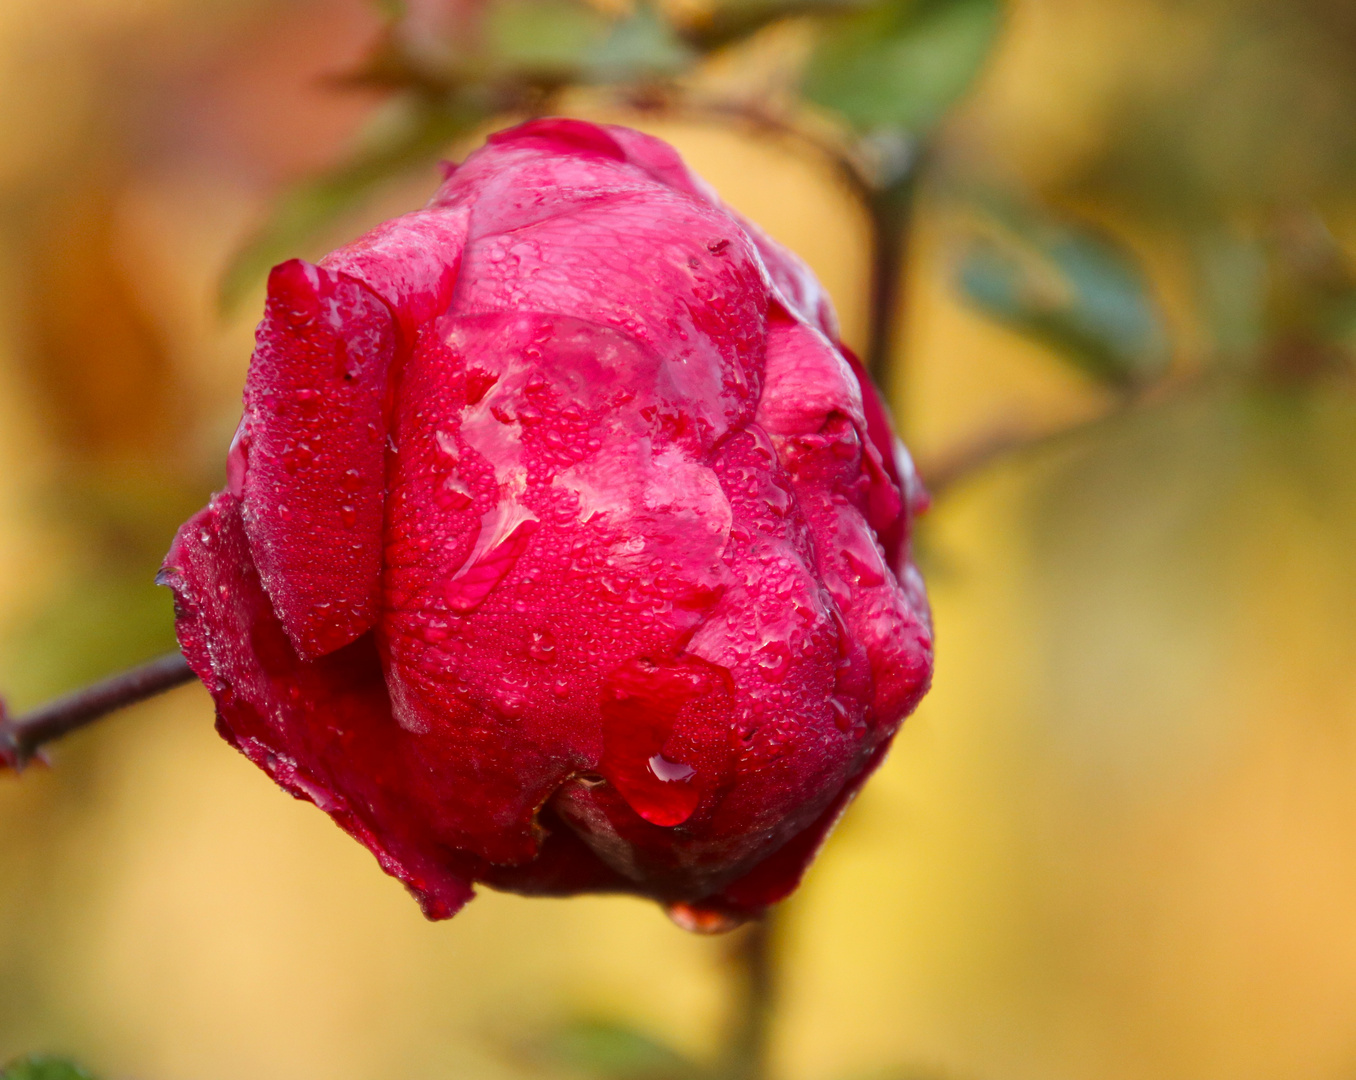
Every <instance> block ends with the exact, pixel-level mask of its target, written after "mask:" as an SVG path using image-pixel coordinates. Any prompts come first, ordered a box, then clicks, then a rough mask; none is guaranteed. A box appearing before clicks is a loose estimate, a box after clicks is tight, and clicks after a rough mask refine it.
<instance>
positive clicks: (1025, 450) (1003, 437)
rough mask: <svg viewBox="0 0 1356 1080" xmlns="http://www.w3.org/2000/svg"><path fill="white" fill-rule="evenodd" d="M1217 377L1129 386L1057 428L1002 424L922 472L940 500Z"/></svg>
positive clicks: (1196, 376) (1192, 375)
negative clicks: (999, 468) (1014, 462)
mask: <svg viewBox="0 0 1356 1080" xmlns="http://www.w3.org/2000/svg"><path fill="white" fill-rule="evenodd" d="M1212 381H1214V380H1212V379H1210V377H1209V376H1208V375H1207V374H1206V373H1203V372H1195V373H1190V374H1184V375H1168V376H1166V377H1164V378H1161V379H1159V380H1158V381H1157V382H1153V383H1149V384H1146V385H1140V386H1132V387H1130V388H1129V389H1128V390H1122V391H1121V392H1120V393H1119V394H1118V395H1117V397H1116V398H1115V400H1114V401H1113V402H1112V404H1111V405H1110V406H1108V407H1107V408H1106V409H1104V410H1103V411H1102V412H1100V413H1098V414H1097V415H1096V416H1092V417H1089V418H1088V419H1086V420H1079V421H1075V422H1074V423H1072V424H1070V425H1068V426H1067V427H1062V428H1056V429H1055V430H1054V431H1031V430H1030V429H1029V428H1022V427H1019V426H1010V427H997V428H994V429H993V430H991V431H988V432H986V433H985V434H983V435H980V436H979V437H978V438H976V439H974V440H973V441H971V442H968V443H966V444H964V445H962V446H960V447H959V448H957V449H955V450H952V451H950V452H949V453H946V454H943V455H941V456H940V457H938V458H937V459H936V460H935V461H932V462H924V463H921V464H920V465H919V467H918V473H919V476H920V478H921V479H922V481H923V486H924V487H926V488H927V490H928V493H929V494H930V495H931V496H932V497H933V498H934V499H936V498H939V497H940V496H942V495H944V494H945V493H947V492H949V491H950V490H951V489H952V488H954V487H956V486H958V485H959V484H961V483H963V482H964V481H966V480H969V479H970V478H971V477H973V476H977V475H979V474H980V473H982V472H984V471H985V470H987V469H988V468H990V467H991V466H993V465H997V464H999V463H1000V462H1003V461H1008V460H1011V459H1014V458H1018V457H1023V456H1025V455H1027V454H1030V453H1034V452H1035V451H1038V450H1043V449H1046V448H1048V447H1051V446H1057V445H1059V444H1060V443H1064V442H1070V441H1072V440H1074V439H1077V438H1080V437H1082V436H1084V435H1086V434H1088V433H1089V432H1092V431H1096V430H1098V429H1099V428H1102V427H1105V426H1106V425H1108V424H1112V423H1115V422H1116V421H1117V420H1120V419H1122V418H1123V417H1125V416H1127V415H1129V414H1130V413H1133V412H1135V411H1136V410H1137V409H1139V408H1141V407H1143V406H1145V405H1149V404H1152V403H1154V402H1161V401H1163V400H1165V399H1167V398H1170V397H1173V396H1176V395H1179V394H1183V393H1188V392H1191V391H1192V390H1193V389H1196V388H1199V387H1202V386H1206V385H1210V384H1211V383H1212Z"/></svg>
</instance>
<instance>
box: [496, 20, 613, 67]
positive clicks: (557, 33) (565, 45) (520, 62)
mask: <svg viewBox="0 0 1356 1080" xmlns="http://www.w3.org/2000/svg"><path fill="white" fill-rule="evenodd" d="M611 25H612V24H611V20H609V19H608V18H607V16H606V15H604V14H603V13H602V12H600V11H598V10H597V9H596V8H592V7H588V6H586V5H584V4H580V3H575V2H573V0H498V2H497V3H494V4H492V5H491V6H490V7H489V9H488V10H487V11H486V13H485V27H484V32H485V44H486V52H487V55H488V57H489V59H490V62H491V64H492V66H493V67H494V68H496V69H498V70H502V71H512V72H516V73H518V74H520V75H522V76H524V77H526V78H528V79H530V80H534V81H549V82H570V81H573V80H575V79H577V78H578V77H579V75H580V73H581V72H583V71H584V70H585V69H586V67H587V66H588V62H589V58H590V57H591V56H592V55H593V53H595V52H596V51H597V50H598V49H599V48H600V47H601V46H602V45H603V43H604V42H605V41H606V40H607V37H608V34H609V31H610V30H611Z"/></svg>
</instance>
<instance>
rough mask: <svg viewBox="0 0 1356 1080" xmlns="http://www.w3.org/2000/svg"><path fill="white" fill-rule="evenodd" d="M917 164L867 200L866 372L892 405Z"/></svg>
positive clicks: (874, 191) (896, 378)
mask: <svg viewBox="0 0 1356 1080" xmlns="http://www.w3.org/2000/svg"><path fill="white" fill-rule="evenodd" d="M917 181H918V163H917V162H916V161H915V162H912V163H911V164H910V165H909V166H908V167H907V168H906V170H905V171H904V172H903V173H902V174H901V175H900V176H898V177H897V178H895V179H894V180H892V181H891V182H890V183H889V184H887V185H885V186H883V187H878V188H875V189H873V190H872V191H871V193H870V195H869V196H867V197H866V198H865V200H864V201H865V203H866V211H867V214H868V216H869V217H870V221H871V285H870V288H871V306H870V311H869V315H868V317H869V325H868V335H867V346H866V369H867V371H869V372H870V373H871V377H872V378H873V379H874V380H875V381H876V385H877V386H879V387H880V389H881V394H882V396H883V397H884V398H885V399H886V400H887V401H889V400H890V396H891V391H893V390H894V389H895V383H897V381H898V372H897V371H896V370H895V369H896V368H897V366H898V365H897V364H896V363H894V354H895V350H896V349H897V348H898V346H899V333H900V329H901V327H902V326H903V323H904V298H903V296H901V295H900V294H901V291H902V290H903V287H904V275H905V271H906V269H907V266H908V259H909V251H908V248H909V239H910V233H911V232H912V231H913V209H914V201H915V200H914V195H915V193H916V191H917V187H918V182H917Z"/></svg>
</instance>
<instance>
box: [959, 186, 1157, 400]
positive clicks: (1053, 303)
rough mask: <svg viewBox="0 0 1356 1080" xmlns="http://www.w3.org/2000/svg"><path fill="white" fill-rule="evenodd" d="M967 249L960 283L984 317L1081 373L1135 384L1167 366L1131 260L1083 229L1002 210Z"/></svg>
mask: <svg viewBox="0 0 1356 1080" xmlns="http://www.w3.org/2000/svg"><path fill="white" fill-rule="evenodd" d="M1004 218H1005V220H1004V224H1005V225H1006V226H1007V229H1006V230H1005V231H1003V232H1001V233H995V234H994V235H991V236H986V237H983V238H978V239H976V240H975V241H973V242H972V244H971V245H970V248H969V250H968V251H967V252H966V254H965V257H964V259H963V260H962V263H961V268H960V285H961V288H962V290H963V292H964V294H965V296H966V298H967V299H968V300H969V301H970V302H971V303H972V304H974V305H975V306H976V307H978V308H979V309H980V310H981V311H983V312H984V313H985V314H987V315H989V316H990V317H992V318H994V319H997V320H998V321H999V322H1002V323H1004V324H1005V325H1007V326H1009V327H1011V328H1012V329H1014V330H1016V331H1018V332H1019V333H1022V334H1026V335H1027V336H1029V337H1032V338H1035V339H1036V340H1037V341H1040V342H1041V343H1042V344H1044V345H1047V346H1048V347H1050V348H1052V349H1054V350H1055V351H1056V352H1058V353H1059V354H1060V355H1061V356H1062V357H1063V358H1064V359H1066V360H1068V361H1070V362H1071V363H1073V364H1074V365H1075V366H1077V367H1079V368H1081V369H1082V370H1083V371H1085V372H1086V373H1087V374H1089V375H1092V376H1093V377H1094V378H1097V379H1100V380H1102V381H1104V382H1108V383H1111V384H1113V385H1117V386H1122V387H1125V386H1130V385H1134V384H1138V383H1143V382H1144V381H1146V380H1148V379H1149V378H1151V377H1153V376H1154V375H1157V374H1159V373H1160V372H1161V371H1162V370H1163V368H1164V367H1165V366H1166V364H1167V361H1168V349H1167V335H1166V332H1165V329H1164V320H1163V316H1162V314H1161V312H1160V311H1159V308H1158V305H1157V303H1156V302H1155V300H1154V297H1153V295H1152V293H1151V291H1150V288H1149V283H1148V281H1147V279H1146V278H1145V276H1144V273H1143V271H1142V270H1141V268H1140V266H1139V263H1138V261H1137V260H1136V259H1135V257H1134V255H1133V254H1131V252H1129V251H1128V250H1127V249H1126V248H1125V247H1123V246H1122V245H1120V244H1118V243H1116V242H1114V241H1113V240H1111V239H1110V238H1108V237H1106V236H1104V235H1102V234H1101V233H1098V232H1094V231H1092V230H1091V229H1088V228H1084V227H1078V226H1074V225H1070V224H1067V223H1055V222H1052V221H1046V220H1040V219H1035V218H1030V217H1025V216H1024V215H1021V214H1017V213H1013V212H1008V213H1006V214H1005V215H1004Z"/></svg>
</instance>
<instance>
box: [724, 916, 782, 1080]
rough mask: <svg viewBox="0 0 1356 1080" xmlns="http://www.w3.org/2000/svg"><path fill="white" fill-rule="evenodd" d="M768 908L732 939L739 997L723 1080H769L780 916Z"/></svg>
mask: <svg viewBox="0 0 1356 1080" xmlns="http://www.w3.org/2000/svg"><path fill="white" fill-rule="evenodd" d="M775 912H776V909H775V908H769V909H768V911H767V913H766V914H765V915H763V917H762V918H760V919H756V920H755V921H753V922H751V923H750V924H749V925H748V926H747V927H746V928H745V929H744V930H742V931H741V932H740V933H739V934H738V935H737V936H736V937H735V938H734V939H733V940H732V941H731V948H730V954H729V955H730V960H729V963H730V967H731V968H732V969H733V971H734V975H735V995H736V997H735V1001H734V1003H733V1005H732V1007H731V1009H730V1028H729V1032H728V1036H727V1040H728V1041H727V1042H726V1045H725V1052H724V1054H723V1058H722V1061H721V1063H720V1066H719V1068H718V1075H719V1076H720V1077H721V1078H722V1080H767V1077H768V1074H769V1069H768V1057H769V1050H770V1043H771V1034H772V1016H773V1011H774V1009H775V1007H776V1001H777V986H776V977H777V949H776V946H777V943H778V941H779V939H780V935H779V934H778V932H777V931H778V925H777V924H778V921H779V920H778V918H777V915H776V914H775Z"/></svg>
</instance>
